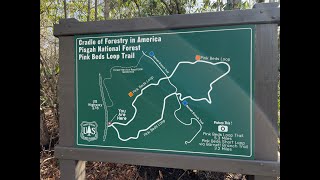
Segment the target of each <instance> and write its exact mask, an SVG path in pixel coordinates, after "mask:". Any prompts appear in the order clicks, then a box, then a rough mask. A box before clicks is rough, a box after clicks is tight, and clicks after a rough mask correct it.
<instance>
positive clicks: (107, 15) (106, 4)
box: [104, 0, 110, 20]
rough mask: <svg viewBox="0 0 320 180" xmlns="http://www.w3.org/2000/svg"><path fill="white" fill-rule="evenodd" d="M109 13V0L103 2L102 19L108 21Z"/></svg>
mask: <svg viewBox="0 0 320 180" xmlns="http://www.w3.org/2000/svg"><path fill="white" fill-rule="evenodd" d="M109 12H110V3H109V0H104V19H105V20H107V19H109Z"/></svg>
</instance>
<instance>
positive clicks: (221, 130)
mask: <svg viewBox="0 0 320 180" xmlns="http://www.w3.org/2000/svg"><path fill="white" fill-rule="evenodd" d="M218 131H219V132H228V126H224V125H219V126H218Z"/></svg>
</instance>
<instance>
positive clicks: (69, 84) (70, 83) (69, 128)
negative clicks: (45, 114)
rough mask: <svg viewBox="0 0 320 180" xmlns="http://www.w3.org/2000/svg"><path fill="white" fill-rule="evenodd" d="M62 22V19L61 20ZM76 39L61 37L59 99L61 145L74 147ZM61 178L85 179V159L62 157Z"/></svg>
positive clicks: (69, 179) (65, 179)
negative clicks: (77, 159)
mask: <svg viewBox="0 0 320 180" xmlns="http://www.w3.org/2000/svg"><path fill="white" fill-rule="evenodd" d="M60 23H61V21H60ZM73 46H74V39H73V36H61V37H59V64H60V77H59V84H58V100H59V110H60V124H59V134H60V142H59V145H61V146H67V147H73V146H74V137H75V132H74V130H75V121H74V119H75V118H74V110H75V107H74V96H73V91H74V82H75V81H74V47H73ZM60 173H61V178H60V179H61V180H71V179H77V180H83V179H85V177H86V176H85V161H76V160H66V159H60Z"/></svg>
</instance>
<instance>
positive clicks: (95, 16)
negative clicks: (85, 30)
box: [94, 0, 98, 21]
mask: <svg viewBox="0 0 320 180" xmlns="http://www.w3.org/2000/svg"><path fill="white" fill-rule="evenodd" d="M97 6H98V5H97V0H94V20H95V21H97V14H98V12H97V8H98V7H97Z"/></svg>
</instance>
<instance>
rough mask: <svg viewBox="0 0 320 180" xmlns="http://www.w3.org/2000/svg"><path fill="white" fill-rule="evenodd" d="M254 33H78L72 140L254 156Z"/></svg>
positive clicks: (239, 29) (242, 29) (227, 29)
mask: <svg viewBox="0 0 320 180" xmlns="http://www.w3.org/2000/svg"><path fill="white" fill-rule="evenodd" d="M254 34H255V26H253V25H247V26H224V27H208V28H191V29H179V30H166V31H146V32H127V33H112V34H94V35H81V36H75V53H76V54H75V79H76V87H75V92H76V98H75V99H76V102H75V103H76V128H77V130H76V133H77V134H76V139H75V141H76V145H77V146H78V147H87V148H102V149H116V150H124V151H127V150H130V151H139V152H141V151H143V152H156V153H167V154H184V155H192V156H216V157H225V158H239V159H240V158H241V159H253V158H254V157H253V154H254V152H253V147H254V144H253V142H254V137H253V135H254V133H253V132H254V129H253V127H254V124H253V122H254V120H253V117H254V116H253V112H254V109H253V97H254V84H253V82H254V69H253V67H254V54H253V52H254V51H253V49H254Z"/></svg>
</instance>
